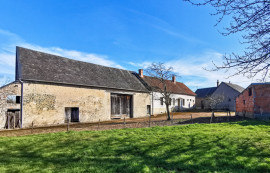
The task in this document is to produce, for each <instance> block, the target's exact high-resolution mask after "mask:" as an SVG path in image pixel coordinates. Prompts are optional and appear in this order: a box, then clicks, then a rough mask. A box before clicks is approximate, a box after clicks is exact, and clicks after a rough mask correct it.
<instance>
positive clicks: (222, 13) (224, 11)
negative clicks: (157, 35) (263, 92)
mask: <svg viewBox="0 0 270 173" xmlns="http://www.w3.org/2000/svg"><path fill="white" fill-rule="evenodd" d="M184 1H188V2H190V3H192V4H193V5H196V6H202V5H210V6H212V7H214V8H215V10H216V11H215V13H213V14H211V15H217V16H218V20H217V23H216V26H217V25H218V24H219V23H220V22H221V21H222V20H223V18H224V17H226V16H228V17H230V18H231V21H230V24H229V26H227V27H225V28H224V31H222V32H221V34H222V35H224V36H227V35H230V34H235V33H238V32H241V33H242V38H243V41H241V42H240V43H241V44H245V45H246V49H245V51H244V53H242V54H237V53H231V54H229V55H224V57H223V58H224V61H223V64H222V65H216V64H215V63H214V65H215V67H214V68H213V69H211V70H214V71H216V70H220V69H225V70H226V71H228V70H229V69H236V70H237V71H236V72H235V73H233V74H232V75H231V76H234V75H239V74H242V75H245V76H247V77H250V78H251V77H254V76H256V75H258V74H260V75H262V80H263V81H264V80H266V79H267V77H270V76H268V75H269V68H270V1H269V0H184Z"/></svg>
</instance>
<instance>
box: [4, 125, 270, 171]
mask: <svg viewBox="0 0 270 173" xmlns="http://www.w3.org/2000/svg"><path fill="white" fill-rule="evenodd" d="M245 122H246V121H242V122H234V124H238V123H240V125H241V123H244V125H243V126H247V125H248V124H245ZM248 122H249V121H247V122H246V123H248ZM250 122H252V121H250ZM255 125H258V124H256V123H255ZM208 128H209V126H208V127H204V126H202V125H199V126H197V125H192V126H190V127H183V126H182V127H180V126H174V127H154V128H147V129H124V130H111V131H100V132H70V133H57V134H46V135H45V134H44V135H36V136H27V137H18V138H0V147H1V148H0V155H1V157H0V163H1V165H2V166H1V165H0V172H3V170H5V171H6V172H149V171H152V172H170V171H174V172H199V171H201V172H215V171H218V172H269V171H270V167H269V163H270V159H269V158H270V150H269V143H267V142H269V137H267V136H263V135H264V134H263V133H262V134H260V133H257V132H254V133H252V131H250V129H245V128H241V129H237V127H236V129H235V131H234V132H233V133H232V132H231V129H230V127H226V126H221V127H216V128H217V131H215V132H213V130H212V129H208ZM210 128H212V127H210ZM226 128H227V129H226ZM218 130H219V131H218ZM267 130H268V131H269V128H268V129H265V131H267ZM262 131H263V129H262ZM241 133H242V134H241ZM248 133H249V134H248ZM239 134H240V135H239ZM245 134H246V135H245ZM241 135H242V136H241ZM266 139H267V140H268V141H263V142H262V143H261V140H266ZM258 144H260V145H258Z"/></svg>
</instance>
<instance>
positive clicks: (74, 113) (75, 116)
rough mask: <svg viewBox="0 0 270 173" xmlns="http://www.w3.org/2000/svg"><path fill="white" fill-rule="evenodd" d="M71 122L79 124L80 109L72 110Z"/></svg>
mask: <svg viewBox="0 0 270 173" xmlns="http://www.w3.org/2000/svg"><path fill="white" fill-rule="evenodd" d="M71 122H79V108H71Z"/></svg>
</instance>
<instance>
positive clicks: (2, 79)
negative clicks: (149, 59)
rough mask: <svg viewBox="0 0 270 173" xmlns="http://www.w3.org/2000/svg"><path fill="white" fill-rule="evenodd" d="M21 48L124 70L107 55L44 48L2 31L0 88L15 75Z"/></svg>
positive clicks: (0, 40)
mask: <svg viewBox="0 0 270 173" xmlns="http://www.w3.org/2000/svg"><path fill="white" fill-rule="evenodd" d="M16 46H21V47H25V48H29V49H33V50H37V51H41V52H46V53H50V54H54V55H58V56H63V57H67V58H71V59H74V60H79V61H84V62H90V63H95V64H99V65H104V66H109V67H116V68H122V69H123V67H122V66H121V65H119V64H117V63H116V62H114V61H111V60H109V57H108V56H107V55H98V54H94V53H87V52H80V51H76V50H67V49H62V48H60V47H42V46H39V45H35V44H31V43H28V42H26V41H24V40H23V39H22V38H21V37H20V36H18V35H17V34H15V33H12V32H9V31H6V30H2V29H0V86H1V85H3V84H4V83H6V81H7V80H14V78H13V79H10V76H11V75H13V76H14V74H15V70H14V67H15V56H16V55H15V53H16V52H15V47H16Z"/></svg>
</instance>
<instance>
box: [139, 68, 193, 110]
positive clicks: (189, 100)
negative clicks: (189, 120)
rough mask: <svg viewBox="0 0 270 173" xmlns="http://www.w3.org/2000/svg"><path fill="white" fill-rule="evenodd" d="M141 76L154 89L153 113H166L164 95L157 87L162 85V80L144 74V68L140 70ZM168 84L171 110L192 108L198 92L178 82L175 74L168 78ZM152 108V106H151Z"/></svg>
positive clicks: (152, 99)
mask: <svg viewBox="0 0 270 173" xmlns="http://www.w3.org/2000/svg"><path fill="white" fill-rule="evenodd" d="M139 76H140V78H141V79H142V80H143V81H144V83H145V84H146V87H147V88H149V90H151V91H152V93H151V106H152V108H151V109H152V114H161V113H165V111H166V105H165V104H164V98H163V95H162V94H161V93H160V92H158V90H156V89H155V88H159V87H162V86H160V81H159V80H158V79H157V78H154V77H150V76H146V75H143V69H140V70H139ZM166 86H167V90H168V92H170V93H171V95H170V107H169V108H170V111H181V110H186V109H192V108H193V107H194V105H195V96H196V94H195V93H194V92H193V91H191V90H190V89H189V88H188V87H187V86H186V85H185V84H183V83H181V82H177V81H176V78H175V76H174V77H172V80H166ZM149 109H150V108H149Z"/></svg>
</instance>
